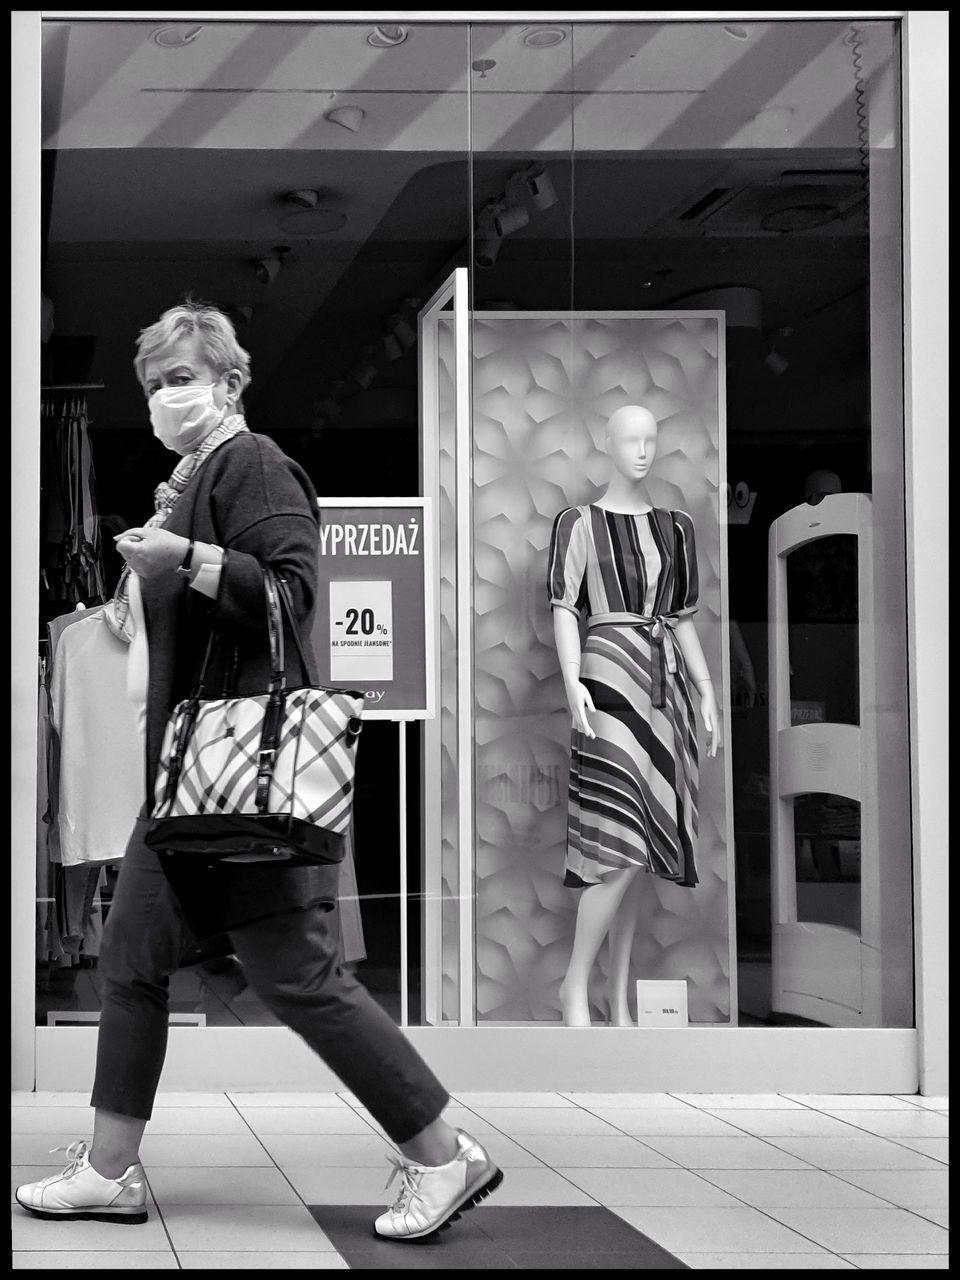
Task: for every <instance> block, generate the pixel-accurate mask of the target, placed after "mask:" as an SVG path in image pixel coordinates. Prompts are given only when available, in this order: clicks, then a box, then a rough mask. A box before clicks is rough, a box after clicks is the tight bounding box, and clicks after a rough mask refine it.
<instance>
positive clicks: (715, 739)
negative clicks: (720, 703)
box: [697, 683, 720, 756]
mask: <svg viewBox="0 0 960 1280" xmlns="http://www.w3.org/2000/svg"><path fill="white" fill-rule="evenodd" d="M697 690H698V692H699V694H700V714H701V716H702V717H703V727H704V728H705V729H706V731H707V734H708V735H709V739H710V741H709V745H708V747H707V755H709V756H715V755H716V754H717V751H718V750H719V748H720V712H719V711H718V709H717V699H716V696H715V694H714V692H713V685H712V684H709V683H706V684H701V685H698V686H697Z"/></svg>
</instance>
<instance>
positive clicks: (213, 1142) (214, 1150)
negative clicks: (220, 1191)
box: [140, 1133, 271, 1170]
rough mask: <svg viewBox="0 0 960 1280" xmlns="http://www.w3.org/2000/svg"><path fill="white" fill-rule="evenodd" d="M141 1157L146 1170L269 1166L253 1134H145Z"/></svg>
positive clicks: (266, 1156) (268, 1160)
mask: <svg viewBox="0 0 960 1280" xmlns="http://www.w3.org/2000/svg"><path fill="white" fill-rule="evenodd" d="M140 1158H141V1160H142V1161H143V1163H144V1165H145V1166H146V1168H147V1169H148V1170H150V1169H152V1168H158V1167H160V1166H162V1165H166V1166H167V1167H170V1166H171V1165H185V1166H186V1165H190V1166H191V1167H193V1168H197V1167H201V1166H202V1167H206V1168H213V1169H226V1168H230V1167H231V1166H233V1165H239V1166H241V1167H244V1166H248V1165H265V1164H270V1163H271V1160H270V1157H269V1155H267V1153H266V1151H264V1149H263V1146H262V1145H261V1144H260V1143H259V1142H258V1141H257V1139H256V1138H255V1137H254V1136H253V1134H252V1133H247V1134H239V1133H238V1134H221V1133H211V1134H201V1135H196V1134H189V1135H186V1136H179V1135H174V1134H167V1133H155V1134H145V1135H144V1139H143V1142H142V1143H141V1144H140Z"/></svg>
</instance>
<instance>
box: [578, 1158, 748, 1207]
mask: <svg viewBox="0 0 960 1280" xmlns="http://www.w3.org/2000/svg"><path fill="white" fill-rule="evenodd" d="M557 1172H558V1173H559V1174H562V1176H563V1177H564V1178H567V1179H568V1180H569V1181H570V1182H572V1183H573V1184H574V1186H576V1187H580V1188H581V1190H583V1191H586V1192H587V1194H588V1195H591V1196H593V1198H594V1199H595V1200H598V1201H599V1202H600V1204H603V1205H607V1206H611V1205H618V1206H619V1205H659V1206H661V1207H663V1208H667V1209H676V1208H683V1207H685V1206H693V1205H706V1206H709V1207H710V1208H714V1209H740V1208H742V1207H743V1206H742V1205H741V1204H740V1203H739V1201H737V1200H735V1199H734V1198H733V1196H730V1195H727V1193H726V1192H725V1191H722V1190H721V1189H720V1188H719V1187H717V1186H714V1185H712V1184H711V1183H709V1182H706V1181H704V1179H703V1178H698V1177H697V1175H696V1174H695V1173H689V1172H688V1171H687V1170H686V1169H570V1168H558V1169H557Z"/></svg>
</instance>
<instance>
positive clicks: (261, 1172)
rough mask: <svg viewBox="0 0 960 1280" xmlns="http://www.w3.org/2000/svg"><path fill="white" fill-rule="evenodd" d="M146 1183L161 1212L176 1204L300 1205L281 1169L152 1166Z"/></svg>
mask: <svg viewBox="0 0 960 1280" xmlns="http://www.w3.org/2000/svg"><path fill="white" fill-rule="evenodd" d="M147 1182H148V1183H149V1185H150V1190H151V1191H152V1192H153V1196H154V1199H155V1200H156V1201H157V1203H158V1204H159V1205H160V1208H161V1209H166V1207H167V1206H168V1205H173V1204H255V1205H265V1204H299V1203H300V1198H299V1196H298V1195H297V1193H296V1191H294V1189H293V1187H291V1185H290V1183H289V1182H288V1181H287V1179H286V1178H285V1177H284V1176H283V1174H282V1173H281V1172H280V1170H279V1169H274V1168H258V1169H197V1168H195V1167H186V1168H184V1167H181V1168H176V1167H175V1168H169V1169H165V1168H163V1167H162V1166H160V1167H156V1166H155V1167H153V1168H151V1169H150V1170H149V1171H148V1172H147Z"/></svg>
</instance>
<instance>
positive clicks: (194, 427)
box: [148, 382, 226, 455]
mask: <svg viewBox="0 0 960 1280" xmlns="http://www.w3.org/2000/svg"><path fill="white" fill-rule="evenodd" d="M216 385H217V384H216V383H215V382H210V383H207V384H206V385H204V386H199V387H197V386H194V387H160V388H158V389H157V390H156V391H155V392H154V393H153V395H152V396H151V397H150V400H149V401H148V403H149V406H150V422H151V424H152V426H153V434H154V435H155V436H156V437H157V439H158V440H159V441H160V443H161V444H163V445H166V447H167V448H168V449H172V450H173V451H174V453H179V454H181V455H183V454H185V453H192V452H193V450H194V449H195V448H196V447H197V445H198V444H200V442H201V441H202V440H203V439H204V438H205V437H206V436H208V435H209V434H210V432H211V431H212V430H213V428H214V427H216V426H218V425H219V423H220V422H222V420H223V416H224V414H225V413H226V406H224V408H223V409H218V408H217V406H216V404H215V403H214V400H213V388H214V387H215V386H216Z"/></svg>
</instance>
